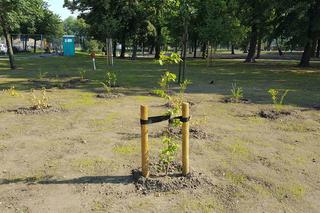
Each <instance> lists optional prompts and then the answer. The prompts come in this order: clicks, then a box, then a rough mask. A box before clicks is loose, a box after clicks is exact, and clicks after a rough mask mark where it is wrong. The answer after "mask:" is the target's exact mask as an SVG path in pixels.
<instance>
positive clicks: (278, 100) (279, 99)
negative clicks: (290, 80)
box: [268, 89, 289, 112]
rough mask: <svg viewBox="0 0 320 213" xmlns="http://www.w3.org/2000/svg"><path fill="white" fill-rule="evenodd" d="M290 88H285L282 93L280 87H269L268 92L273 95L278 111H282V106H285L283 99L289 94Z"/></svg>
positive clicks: (273, 101) (274, 104)
mask: <svg viewBox="0 0 320 213" xmlns="http://www.w3.org/2000/svg"><path fill="white" fill-rule="evenodd" d="M288 92H289V90H284V91H283V93H282V94H281V90H278V89H269V90H268V93H269V94H270V96H271V99H272V103H273V106H274V108H275V110H276V111H278V112H279V111H281V109H282V106H283V101H284V99H285V97H286V96H287V94H288Z"/></svg>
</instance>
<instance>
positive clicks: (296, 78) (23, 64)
mask: <svg viewBox="0 0 320 213" xmlns="http://www.w3.org/2000/svg"><path fill="white" fill-rule="evenodd" d="M297 63H298V62H297V61H270V60H260V61H259V62H258V63H255V64H245V63H243V62H242V61H241V60H222V59H216V60H215V61H214V63H213V65H212V66H210V67H207V66H206V62H205V61H204V60H200V59H199V60H190V61H188V62H187V78H188V79H190V80H191V81H192V82H193V84H192V86H191V87H190V88H189V90H188V92H189V93H216V94H222V95H229V94H230V89H231V84H232V83H233V82H234V81H236V82H237V85H238V86H241V87H243V89H244V93H245V96H246V97H247V98H249V99H251V100H252V101H254V102H255V103H263V104H265V103H269V102H270V97H269V95H268V93H267V90H268V89H269V88H277V89H289V90H290V92H289V94H288V96H287V98H286V100H285V103H286V104H290V105H295V106H302V107H308V106H312V105H314V104H317V103H319V102H320V93H319V85H320V71H319V68H320V64H318V63H316V64H314V65H313V67H312V68H299V67H297V66H296V65H297ZM17 65H18V69H17V70H14V71H11V70H9V69H8V68H7V67H8V64H7V61H6V60H4V59H3V58H2V59H1V60H0V77H1V79H0V89H6V88H9V87H10V86H13V85H14V86H15V87H16V88H17V89H18V90H29V89H31V88H33V87H34V84H33V82H30V81H29V80H30V79H37V78H39V74H40V73H42V75H45V77H44V78H46V79H48V80H49V81H50V82H55V85H56V84H57V83H59V82H63V81H65V80H66V78H70V77H79V76H80V74H79V73H80V71H82V70H86V71H87V72H86V78H89V79H90V80H92V81H91V82H90V83H89V84H84V85H82V86H81V89H83V90H86V91H92V89H93V88H97V87H100V83H99V82H100V81H102V80H103V79H104V76H105V72H106V71H108V70H113V71H115V72H116V73H117V76H118V81H119V84H120V85H121V86H122V87H126V88H141V89H145V90H150V89H152V88H155V87H157V81H158V79H159V76H160V75H161V73H162V70H163V69H165V68H168V69H169V70H171V71H173V72H175V73H177V70H178V66H176V65H169V66H168V67H161V66H159V65H158V64H157V62H156V61H155V60H152V59H143V60H137V61H131V60H119V59H116V60H115V66H114V67H112V68H108V67H107V66H106V61H105V59H104V58H102V57H100V58H98V59H97V68H98V69H97V70H96V71H92V64H91V60H90V58H89V56H86V55H84V54H81V55H80V54H78V55H77V56H76V57H73V58H68V57H48V58H39V57H33V56H29V57H26V56H25V55H24V56H18V57H17ZM63 75H64V76H63ZM66 75H67V77H66ZM59 76H62V78H61V77H59ZM212 80H213V81H214V85H210V84H209V82H211V81H212Z"/></svg>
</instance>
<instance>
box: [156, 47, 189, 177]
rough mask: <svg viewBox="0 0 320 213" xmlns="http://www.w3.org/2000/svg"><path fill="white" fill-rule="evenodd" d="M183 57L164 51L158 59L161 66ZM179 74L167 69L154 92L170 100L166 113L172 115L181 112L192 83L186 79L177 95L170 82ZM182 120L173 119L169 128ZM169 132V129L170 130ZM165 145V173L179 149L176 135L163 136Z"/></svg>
mask: <svg viewBox="0 0 320 213" xmlns="http://www.w3.org/2000/svg"><path fill="white" fill-rule="evenodd" d="M181 61H182V60H181V58H180V56H179V55H178V54H177V53H169V54H166V53H165V52H162V53H161V54H160V60H159V61H158V62H159V64H160V65H161V66H163V65H164V64H178V63H179V62H181ZM176 79H177V76H176V75H175V74H174V73H171V72H169V71H165V73H164V74H163V75H162V76H161V78H160V81H159V86H160V89H157V90H154V91H153V92H154V93H155V94H157V95H159V96H160V97H162V98H164V99H165V100H167V101H168V103H167V104H168V106H169V109H168V111H167V113H166V114H168V115H171V116H177V115H179V114H181V105H182V102H183V100H184V93H185V91H186V89H187V87H188V86H189V85H190V84H191V81H190V80H185V81H184V82H182V83H181V84H180V88H179V95H177V96H175V95H173V94H172V91H170V84H171V83H173V82H175V81H176ZM180 126H181V122H180V121H179V120H173V123H171V124H170V125H169V126H168V130H169V128H170V127H174V128H177V127H180ZM168 132H169V131H168ZM162 144H163V147H162V149H161V150H160V162H159V163H160V166H161V167H162V169H163V170H164V171H165V174H166V175H167V174H168V171H169V168H170V166H171V165H172V163H173V161H174V160H175V157H176V153H177V150H178V147H179V146H178V144H177V143H176V142H175V138H174V136H172V135H171V134H169V133H168V134H167V135H166V136H165V137H163V138H162Z"/></svg>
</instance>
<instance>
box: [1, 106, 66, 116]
mask: <svg viewBox="0 0 320 213" xmlns="http://www.w3.org/2000/svg"><path fill="white" fill-rule="evenodd" d="M64 111H65V110H64V109H61V108H55V107H52V106H49V107H47V108H43V109H37V108H33V107H21V108H18V109H14V110H7V112H14V113H16V114H19V115H39V114H48V113H58V112H64Z"/></svg>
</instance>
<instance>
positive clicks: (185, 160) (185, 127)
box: [182, 103, 190, 175]
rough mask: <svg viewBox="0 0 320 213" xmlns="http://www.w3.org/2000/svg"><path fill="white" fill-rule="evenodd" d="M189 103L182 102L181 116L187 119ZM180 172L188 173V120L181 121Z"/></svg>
mask: <svg viewBox="0 0 320 213" xmlns="http://www.w3.org/2000/svg"><path fill="white" fill-rule="evenodd" d="M189 116H190V115H189V103H183V104H182V118H184V119H189ZM182 174H183V175H187V174H189V121H188V122H183V123H182Z"/></svg>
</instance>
